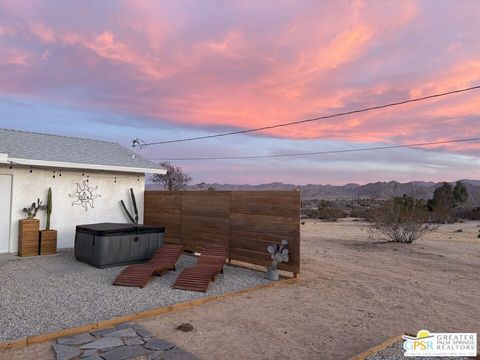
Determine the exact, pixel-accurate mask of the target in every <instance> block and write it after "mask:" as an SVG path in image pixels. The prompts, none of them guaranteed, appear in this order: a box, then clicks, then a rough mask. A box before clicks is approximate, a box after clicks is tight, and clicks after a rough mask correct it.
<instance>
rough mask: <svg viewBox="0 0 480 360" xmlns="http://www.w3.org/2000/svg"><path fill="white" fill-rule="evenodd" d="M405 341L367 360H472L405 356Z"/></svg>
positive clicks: (466, 359)
mask: <svg viewBox="0 0 480 360" xmlns="http://www.w3.org/2000/svg"><path fill="white" fill-rule="evenodd" d="M404 352H405V350H403V341H399V342H396V343H395V344H393V345H391V346H389V347H387V348H385V349H383V350H382V351H379V352H378V353H376V354H374V355H372V356H369V357H367V360H400V359H401V360H404V359H415V360H472V358H471V357H447V356H442V357H433V356H429V357H417V356H415V357H410V356H403V353H404Z"/></svg>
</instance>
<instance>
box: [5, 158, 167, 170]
mask: <svg viewBox="0 0 480 360" xmlns="http://www.w3.org/2000/svg"><path fill="white" fill-rule="evenodd" d="M4 155H6V154H0V163H4V164H18V165H26V166H39V167H48V168H61V169H79V170H104V171H116V172H126V173H136V174H142V173H149V174H160V175H165V174H166V173H167V170H165V169H159V168H144V167H132V166H116V165H97V164H81V163H71V162H62V161H48V160H34V159H19V158H9V157H8V156H4Z"/></svg>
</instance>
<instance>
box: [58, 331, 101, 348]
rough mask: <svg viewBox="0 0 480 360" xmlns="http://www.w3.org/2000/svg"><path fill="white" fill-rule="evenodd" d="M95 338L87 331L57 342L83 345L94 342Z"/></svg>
mask: <svg viewBox="0 0 480 360" xmlns="http://www.w3.org/2000/svg"><path fill="white" fill-rule="evenodd" d="M93 340H95V338H94V337H93V336H92V335H90V334H88V333H86V334H80V335H75V336H71V337H67V338H61V339H58V340H57V343H58V344H60V345H83V344H86V343H89V342H92V341H93Z"/></svg>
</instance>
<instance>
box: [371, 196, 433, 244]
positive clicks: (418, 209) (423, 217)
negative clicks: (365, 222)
mask: <svg viewBox="0 0 480 360" xmlns="http://www.w3.org/2000/svg"><path fill="white" fill-rule="evenodd" d="M372 217H373V225H372V226H371V227H370V228H369V230H370V234H371V235H372V236H378V235H381V236H383V237H385V238H387V239H388V240H391V241H393V242H400V243H413V242H414V241H415V240H418V239H419V238H421V237H422V236H424V235H425V234H427V233H429V232H432V231H435V230H436V229H437V228H438V225H435V224H432V223H430V217H429V213H428V211H426V209H425V205H424V204H423V203H422V202H420V201H418V200H415V199H413V198H410V197H403V198H396V199H393V200H390V201H388V202H387V203H385V205H383V206H382V207H380V208H377V209H375V210H374V211H373V215H372Z"/></svg>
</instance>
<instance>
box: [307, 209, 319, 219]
mask: <svg viewBox="0 0 480 360" xmlns="http://www.w3.org/2000/svg"><path fill="white" fill-rule="evenodd" d="M305 215H306V216H307V218H309V219H318V210H317V209H308V210H306V213H305Z"/></svg>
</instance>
